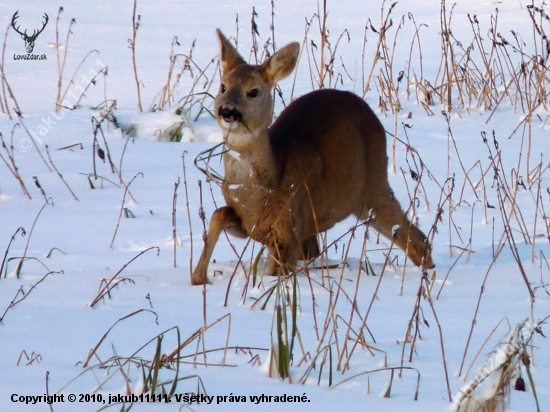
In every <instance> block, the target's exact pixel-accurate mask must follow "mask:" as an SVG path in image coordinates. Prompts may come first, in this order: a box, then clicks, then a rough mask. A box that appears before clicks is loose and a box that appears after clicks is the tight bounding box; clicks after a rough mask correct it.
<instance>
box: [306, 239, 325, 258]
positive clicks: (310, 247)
mask: <svg viewBox="0 0 550 412" xmlns="http://www.w3.org/2000/svg"><path fill="white" fill-rule="evenodd" d="M320 254H321V250H320V248H319V241H318V239H317V235H313V236H311V237H309V238H307V239H306V240H304V241H303V242H302V258H303V259H304V260H310V259H313V258H316V257H317V256H319V255H320Z"/></svg>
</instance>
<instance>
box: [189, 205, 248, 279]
mask: <svg viewBox="0 0 550 412" xmlns="http://www.w3.org/2000/svg"><path fill="white" fill-rule="evenodd" d="M222 230H227V231H228V232H229V233H230V234H232V235H233V236H235V237H238V238H247V237H248V234H247V233H246V231H245V230H244V229H243V227H242V222H241V218H240V217H239V216H237V215H236V214H235V211H234V210H233V208H232V207H229V206H224V207H220V208H219V209H216V210H215V211H214V213H213V214H212V218H211V219H210V226H209V227H208V235H207V236H206V240H205V242H204V249H203V250H202V254H201V257H200V259H199V263H197V266H196V267H195V270H194V271H193V273H192V274H191V284H192V285H204V284H205V283H208V277H207V274H206V273H207V270H208V264H209V263H210V258H211V257H212V252H213V251H214V247H215V246H216V243H217V242H218V239H219V237H220V233H221V231H222Z"/></svg>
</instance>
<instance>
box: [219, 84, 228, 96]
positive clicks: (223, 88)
mask: <svg viewBox="0 0 550 412" xmlns="http://www.w3.org/2000/svg"><path fill="white" fill-rule="evenodd" d="M226 90H227V88H226V87H225V84H222V85H221V86H220V93H221V94H224V93H225V91H226Z"/></svg>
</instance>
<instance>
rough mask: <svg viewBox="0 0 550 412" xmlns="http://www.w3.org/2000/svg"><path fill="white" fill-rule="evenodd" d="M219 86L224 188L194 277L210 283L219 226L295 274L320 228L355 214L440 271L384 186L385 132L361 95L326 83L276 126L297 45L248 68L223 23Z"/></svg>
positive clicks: (275, 268)
mask: <svg viewBox="0 0 550 412" xmlns="http://www.w3.org/2000/svg"><path fill="white" fill-rule="evenodd" d="M217 37H218V40H219V45H220V57H219V59H220V64H221V69H222V76H221V85H220V88H219V92H218V94H217V96H216V98H215V103H214V110H215V116H216V120H217V123H218V125H219V127H220V128H221V130H222V132H223V135H224V141H225V145H226V151H225V153H224V154H223V165H224V174H225V176H224V180H223V182H222V184H221V191H222V194H223V197H224V199H225V202H226V206H223V207H220V208H218V209H216V210H215V211H214V213H213V214H212V217H211V219H210V224H209V228H208V232H207V234H206V236H205V237H204V239H205V245H204V249H203V251H202V254H201V256H200V259H199V261H198V263H197V265H196V267H195V269H194V270H193V272H192V273H191V283H192V284H193V285H202V284H206V283H208V282H209V280H208V277H207V271H208V265H209V262H210V259H211V257H212V253H213V250H214V247H215V245H216V243H217V241H218V238H219V236H220V234H221V232H222V231H224V230H225V231H226V232H227V233H229V234H231V235H233V236H235V237H237V238H243V239H245V238H248V237H250V238H252V239H253V240H255V241H257V242H260V243H262V244H263V245H264V246H265V247H266V248H267V251H268V258H267V274H269V275H279V274H290V273H293V272H294V273H295V271H296V270H297V262H298V261H299V260H306V259H311V258H313V257H315V256H317V255H318V254H319V253H320V250H319V249H320V248H319V243H318V234H319V233H321V232H324V231H326V230H328V229H330V228H331V227H333V226H334V225H335V224H336V223H338V222H340V221H342V220H344V219H346V218H347V217H349V216H351V215H355V216H356V217H357V218H358V219H361V220H368V221H369V222H370V223H369V224H370V225H371V226H372V227H374V229H375V230H376V231H377V232H379V233H381V234H382V235H384V236H385V237H387V238H388V239H390V240H391V241H392V242H393V243H394V244H395V245H397V246H398V247H399V248H401V249H402V250H403V251H404V252H405V253H406V255H407V256H408V257H409V258H410V260H411V261H412V262H413V263H414V264H415V265H417V266H420V267H422V268H423V269H432V268H434V267H435V265H434V263H433V261H432V257H431V245H430V243H429V241H428V239H427V237H426V235H425V234H424V233H423V232H422V231H421V230H420V229H419V228H418V227H417V226H415V225H414V224H413V223H412V222H411V221H410V220H409V219H408V218H407V216H406V214H405V213H404V212H403V210H402V208H401V206H400V204H399V202H398V200H397V199H396V198H395V196H394V194H393V191H392V189H391V188H390V184H389V182H388V157H387V153H386V132H385V129H384V127H383V125H382V123H381V122H380V120H379V119H378V117H377V116H376V114H375V113H374V112H373V110H372V109H371V108H370V107H369V105H368V104H367V103H366V102H365V101H364V100H363V99H361V98H360V97H359V96H357V95H355V94H353V93H351V92H347V91H341V90H335V89H320V90H316V91H313V92H310V93H307V94H305V95H303V96H301V97H299V98H297V99H295V100H294V101H293V102H291V103H290V104H289V105H288V106H287V107H286V108H285V109H284V110H283V111H282V112H281V114H280V115H279V117H278V118H277V119H276V121H275V122H274V123H273V124H272V125H271V126H270V123H271V119H272V116H273V97H272V92H273V88H274V86H275V85H276V84H277V83H278V82H279V81H281V80H283V79H284V78H286V77H287V76H289V75H290V74H291V73H292V71H293V70H294V68H295V66H296V64H297V61H298V58H299V53H300V46H299V44H298V43H291V44H289V45H287V46H285V47H283V48H282V49H279V50H278V51H277V52H276V53H274V54H273V55H272V56H271V57H269V58H268V59H267V60H266V61H265V62H264V63H262V64H260V65H251V64H248V63H247V62H246V61H245V59H244V58H243V57H242V56H241V55H240V54H239V52H238V51H237V49H236V48H235V47H234V46H233V45H232V44H231V42H230V41H229V40H228V39H227V38H226V37H225V36H224V35H223V33H222V32H221V31H220V30H219V29H218V30H217Z"/></svg>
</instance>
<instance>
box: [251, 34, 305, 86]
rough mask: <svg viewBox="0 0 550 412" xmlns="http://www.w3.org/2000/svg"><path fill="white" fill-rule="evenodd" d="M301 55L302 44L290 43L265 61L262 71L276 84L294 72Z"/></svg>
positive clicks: (269, 80)
mask: <svg viewBox="0 0 550 412" xmlns="http://www.w3.org/2000/svg"><path fill="white" fill-rule="evenodd" d="M299 55H300V45H299V44H298V43H290V44H289V45H287V46H285V47H283V48H282V49H281V50H279V51H277V53H275V54H274V55H273V56H271V57H270V58H269V59H268V60H267V61H265V62H264V64H262V66H261V67H260V71H261V72H263V73H264V76H265V77H266V79H267V81H268V82H269V83H270V84H271V85H274V84H275V83H277V82H278V81H280V80H282V79H284V78H285V77H287V76H288V75H289V74H290V73H292V70H294V67H296V63H297V62H298V56H299Z"/></svg>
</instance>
